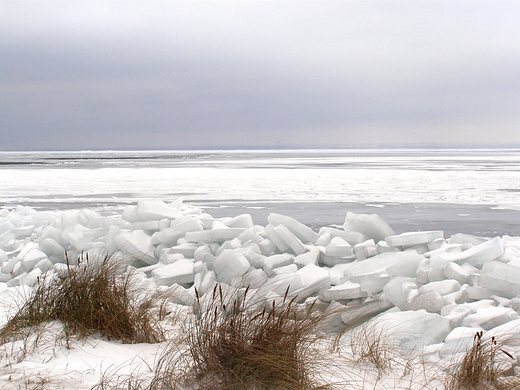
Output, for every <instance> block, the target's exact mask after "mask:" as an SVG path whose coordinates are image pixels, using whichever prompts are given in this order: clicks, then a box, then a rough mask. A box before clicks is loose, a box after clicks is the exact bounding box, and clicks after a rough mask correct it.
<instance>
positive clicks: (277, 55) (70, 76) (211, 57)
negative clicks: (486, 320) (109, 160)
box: [0, 0, 520, 150]
mask: <svg viewBox="0 0 520 390" xmlns="http://www.w3.org/2000/svg"><path fill="white" fill-rule="evenodd" d="M519 21H520V1H500V0H491V1H477V0H470V1H457V0H448V1H440V0H439V1H426V0H420V1H419V0H418V1H405V0H397V1H392V0H387V1H368V0H361V1H348V0H339V1H327V0H313V1H305V0H295V1H282V0H279V1H276V0H271V1H267V0H266V1H254V0H243V1H227V0H219V1H194V0H189V1H176V0H170V1H153V0H151V1H129V0H125V1H110V0H107V1H93V0H63V1H52V0H39V1H23V0H0V150H48V149H51V150H52V149H54V150H64V149H72V150H75V149H134V148H136V149H142V148H161V149H170V148H173V149H177V148H244V147H246V148H247V147H358V146H382V145H401V146H402V145H412V146H420V145H424V146H426V145H432V144H434V145H446V146H453V145H467V144H472V145H482V146H485V145H498V144H501V145H513V144H516V145H520V22H519Z"/></svg>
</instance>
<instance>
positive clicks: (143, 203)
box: [136, 199, 180, 222]
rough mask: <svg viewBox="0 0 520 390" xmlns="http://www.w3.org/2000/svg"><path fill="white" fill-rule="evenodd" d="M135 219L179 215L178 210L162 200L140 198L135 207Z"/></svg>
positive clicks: (173, 217)
mask: <svg viewBox="0 0 520 390" xmlns="http://www.w3.org/2000/svg"><path fill="white" fill-rule="evenodd" d="M136 214H137V220H138V221H140V222H146V221H158V220H161V219H164V218H166V219H175V218H178V217H180V214H179V211H178V210H177V209H175V208H173V207H172V206H170V205H167V204H166V203H164V202H163V201H162V200H159V199H150V200H140V201H138V202H137V207H136Z"/></svg>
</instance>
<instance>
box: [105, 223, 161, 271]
mask: <svg viewBox="0 0 520 390" xmlns="http://www.w3.org/2000/svg"><path fill="white" fill-rule="evenodd" d="M114 242H115V243H116V245H117V246H118V247H119V248H120V250H121V251H122V252H123V253H125V254H127V255H129V256H131V257H133V258H135V259H138V260H141V261H144V262H145V263H147V264H150V265H151V264H155V263H157V261H158V259H157V258H155V255H154V247H153V245H152V238H151V237H150V236H149V235H147V234H146V233H145V232H144V231H142V230H134V231H132V232H128V233H121V234H119V235H118V236H116V237H115V238H114Z"/></svg>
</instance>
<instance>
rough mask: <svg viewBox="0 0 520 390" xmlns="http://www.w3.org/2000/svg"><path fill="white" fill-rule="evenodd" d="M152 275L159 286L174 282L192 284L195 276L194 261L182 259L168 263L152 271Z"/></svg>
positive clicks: (169, 284)
mask: <svg viewBox="0 0 520 390" xmlns="http://www.w3.org/2000/svg"><path fill="white" fill-rule="evenodd" d="M152 277H153V278H154V280H155V283H157V285H158V286H171V285H172V284H175V283H176V284H181V285H182V284H191V283H193V281H194V278H195V272H194V271H193V261H191V260H187V259H182V260H178V261H176V262H175V263H173V264H167V265H164V266H162V267H159V268H156V269H154V270H153V271H152Z"/></svg>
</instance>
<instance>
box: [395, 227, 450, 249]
mask: <svg viewBox="0 0 520 390" xmlns="http://www.w3.org/2000/svg"><path fill="white" fill-rule="evenodd" d="M443 237H444V232H442V231H439V230H435V231H429V232H409V233H402V234H399V235H396V236H389V237H386V239H385V241H386V243H387V244H388V245H390V246H404V247H410V246H414V245H419V244H428V243H430V242H432V241H434V240H437V239H439V238H443Z"/></svg>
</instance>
